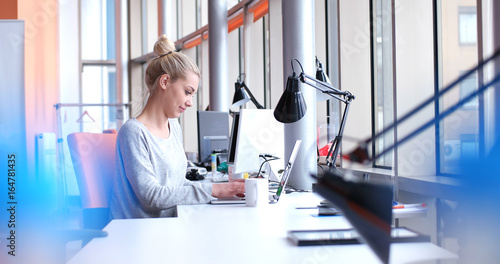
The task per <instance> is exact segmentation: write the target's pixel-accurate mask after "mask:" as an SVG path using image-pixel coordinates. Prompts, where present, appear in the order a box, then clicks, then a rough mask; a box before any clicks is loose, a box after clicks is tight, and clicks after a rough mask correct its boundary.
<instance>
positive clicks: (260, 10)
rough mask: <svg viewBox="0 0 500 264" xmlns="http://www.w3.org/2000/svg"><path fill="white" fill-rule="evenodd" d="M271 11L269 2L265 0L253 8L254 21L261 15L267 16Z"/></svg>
mask: <svg viewBox="0 0 500 264" xmlns="http://www.w3.org/2000/svg"><path fill="white" fill-rule="evenodd" d="M268 12H269V2H268V1H267V0H266V1H263V2H261V3H259V4H258V6H257V7H256V8H255V9H254V10H253V22H256V21H257V20H259V19H260V18H261V17H263V16H265V15H266V14H267V13H268Z"/></svg>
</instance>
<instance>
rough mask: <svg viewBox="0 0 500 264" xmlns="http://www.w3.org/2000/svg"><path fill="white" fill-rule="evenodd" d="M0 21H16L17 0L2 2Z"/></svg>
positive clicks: (3, 0)
mask: <svg viewBox="0 0 500 264" xmlns="http://www.w3.org/2000/svg"><path fill="white" fill-rule="evenodd" d="M0 19H17V0H2V4H1V7H0Z"/></svg>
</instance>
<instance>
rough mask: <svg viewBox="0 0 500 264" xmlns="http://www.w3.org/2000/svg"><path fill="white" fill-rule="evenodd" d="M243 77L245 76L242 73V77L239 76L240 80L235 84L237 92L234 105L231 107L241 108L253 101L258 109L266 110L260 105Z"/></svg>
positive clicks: (235, 92)
mask: <svg viewBox="0 0 500 264" xmlns="http://www.w3.org/2000/svg"><path fill="white" fill-rule="evenodd" d="M241 76H245V74H244V73H242V74H241V75H240V76H238V79H237V80H236V82H235V83H234V90H235V91H234V96H233V104H232V105H231V107H239V106H242V105H244V104H246V103H247V102H248V101H252V103H253V104H254V105H255V107H257V109H264V107H263V106H262V105H261V104H259V102H257V100H256V99H255V97H254V96H253V94H252V92H250V89H248V87H247V85H246V84H245V81H244V80H243V79H241Z"/></svg>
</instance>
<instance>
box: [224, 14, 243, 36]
mask: <svg viewBox="0 0 500 264" xmlns="http://www.w3.org/2000/svg"><path fill="white" fill-rule="evenodd" d="M241 26H243V13H241V14H239V15H237V16H235V17H233V18H231V20H229V21H228V23H227V31H228V32H231V31H233V30H235V29H237V28H239V27H241Z"/></svg>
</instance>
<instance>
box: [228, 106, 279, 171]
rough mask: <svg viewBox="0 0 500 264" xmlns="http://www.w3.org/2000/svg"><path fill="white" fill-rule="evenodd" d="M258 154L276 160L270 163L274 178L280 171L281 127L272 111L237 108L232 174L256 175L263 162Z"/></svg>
mask: <svg viewBox="0 0 500 264" xmlns="http://www.w3.org/2000/svg"><path fill="white" fill-rule="evenodd" d="M233 137H234V133H233ZM260 154H270V155H273V156H276V157H279V158H280V159H279V160H275V161H271V162H270V166H271V169H272V172H273V173H274V174H275V175H278V171H279V170H281V169H283V168H284V161H283V160H284V158H285V157H284V126H283V124H282V123H280V122H278V121H276V119H275V118H274V115H273V110H272V109H241V110H240V114H239V122H238V128H237V138H236V149H235V156H234V167H233V173H244V172H257V171H258V170H259V167H260V165H261V163H262V162H263V161H262V160H261V159H260V158H259V155H260Z"/></svg>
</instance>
